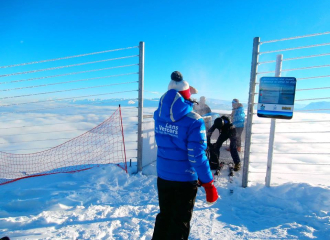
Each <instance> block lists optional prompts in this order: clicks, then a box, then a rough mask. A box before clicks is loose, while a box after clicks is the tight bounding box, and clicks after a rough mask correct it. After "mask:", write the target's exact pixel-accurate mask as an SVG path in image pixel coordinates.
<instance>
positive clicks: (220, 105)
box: [70, 98, 330, 113]
mask: <svg viewBox="0 0 330 240" xmlns="http://www.w3.org/2000/svg"><path fill="white" fill-rule="evenodd" d="M196 100H199V99H196ZM92 102H93V105H97V106H98V105H102V106H118V105H119V104H120V105H121V106H123V107H125V106H137V99H128V98H111V99H82V100H75V101H70V103H72V104H82V105H84V104H91V103H92ZM158 103H159V98H152V99H144V101H143V106H144V107H155V108H156V107H158ZM206 104H207V105H208V106H209V107H210V108H211V109H222V110H231V109H232V106H231V101H229V100H220V99H213V98H207V99H206ZM242 104H243V107H244V109H245V110H246V109H247V103H242ZM317 109H327V110H324V111H322V112H326V113H329V112H330V102H326V101H321V102H312V103H309V104H307V105H306V104H299V103H298V104H295V110H311V111H313V110H315V111H316V112H320V111H317Z"/></svg>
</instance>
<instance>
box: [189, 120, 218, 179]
mask: <svg viewBox="0 0 330 240" xmlns="http://www.w3.org/2000/svg"><path fill="white" fill-rule="evenodd" d="M187 148H188V160H189V163H190V165H191V166H192V167H193V168H194V169H195V170H196V172H197V175H198V178H199V180H200V181H201V182H202V183H208V182H210V181H212V180H213V176H212V172H211V170H210V165H209V160H208V159H207V156H206V154H205V150H206V129H205V124H204V120H203V119H202V118H200V119H198V120H196V121H195V122H194V123H193V124H192V125H191V127H190V128H189V130H188V142H187Z"/></svg>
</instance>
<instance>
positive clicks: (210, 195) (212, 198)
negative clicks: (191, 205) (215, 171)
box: [202, 180, 219, 205]
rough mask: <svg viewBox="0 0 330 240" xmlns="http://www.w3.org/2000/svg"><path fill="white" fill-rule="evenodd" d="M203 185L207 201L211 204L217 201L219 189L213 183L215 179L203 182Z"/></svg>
mask: <svg viewBox="0 0 330 240" xmlns="http://www.w3.org/2000/svg"><path fill="white" fill-rule="evenodd" d="M202 187H203V188H204V189H205V193H206V202H207V203H208V204H210V205H211V204H213V203H215V202H216V201H217V200H218V198H219V196H218V191H217V189H216V188H215V186H214V185H213V180H212V181H211V182H209V183H203V184H202Z"/></svg>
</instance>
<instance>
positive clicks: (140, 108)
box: [137, 42, 144, 172]
mask: <svg viewBox="0 0 330 240" xmlns="http://www.w3.org/2000/svg"><path fill="white" fill-rule="evenodd" d="M143 85H144V42H140V44H139V106H138V150H137V170H138V172H140V171H142V147H143V142H142V123H143Z"/></svg>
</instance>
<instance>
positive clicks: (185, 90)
mask: <svg viewBox="0 0 330 240" xmlns="http://www.w3.org/2000/svg"><path fill="white" fill-rule="evenodd" d="M171 79H172V80H171V81H170V84H169V85H168V90H170V89H175V90H177V91H178V92H179V93H180V94H181V95H182V97H183V98H184V99H190V97H191V94H195V93H197V90H196V89H195V88H193V87H191V86H189V83H188V82H187V81H185V80H183V76H182V74H181V73H180V72H179V71H174V72H172V74H171Z"/></svg>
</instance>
